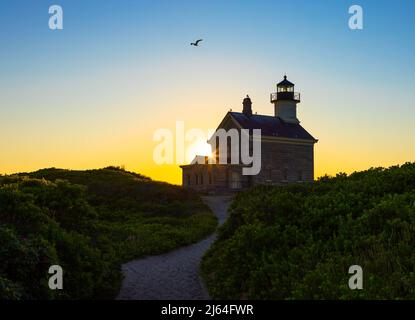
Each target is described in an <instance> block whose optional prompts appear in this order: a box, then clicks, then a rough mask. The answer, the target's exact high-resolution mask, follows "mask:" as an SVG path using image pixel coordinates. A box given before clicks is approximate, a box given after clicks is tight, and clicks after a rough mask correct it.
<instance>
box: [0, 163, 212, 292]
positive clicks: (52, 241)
mask: <svg viewBox="0 0 415 320" xmlns="http://www.w3.org/2000/svg"><path fill="white" fill-rule="evenodd" d="M215 227H216V219H215V217H214V216H213V214H212V213H211V212H210V211H209V210H208V209H207V207H206V206H204V205H203V203H202V202H201V200H200V198H199V197H198V196H197V194H195V193H192V192H189V191H187V190H184V189H182V188H180V187H177V186H172V185H169V184H166V183H159V182H153V181H151V180H150V179H149V178H146V177H144V176H141V175H139V174H135V173H130V172H126V171H124V170H122V169H120V168H113V167H109V168H106V169H101V170H89V171H71V170H60V169H45V170H40V171H37V172H34V173H27V174H20V175H14V176H0V261H1V264H0V299H110V298H114V297H115V296H116V295H117V294H118V292H119V289H120V285H121V266H120V265H121V263H122V262H125V261H127V260H129V259H134V258H139V257H142V256H144V255H150V254H159V253H163V252H166V251H169V250H172V249H175V248H177V247H179V246H182V245H186V244H190V243H193V242H196V241H198V240H200V239H202V238H204V237H206V236H207V235H208V234H210V233H212V232H213V230H214V229H215ZM54 264H57V265H60V266H61V267H62V268H63V272H64V284H63V290H56V291H54V290H50V289H49V286H48V280H49V277H50V276H51V275H50V274H49V273H48V270H49V267H50V266H51V265H54Z"/></svg>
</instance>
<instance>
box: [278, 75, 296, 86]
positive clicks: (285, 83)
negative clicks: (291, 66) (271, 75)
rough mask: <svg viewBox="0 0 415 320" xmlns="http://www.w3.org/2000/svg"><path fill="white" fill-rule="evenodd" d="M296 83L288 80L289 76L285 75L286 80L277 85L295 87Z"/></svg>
mask: <svg viewBox="0 0 415 320" xmlns="http://www.w3.org/2000/svg"><path fill="white" fill-rule="evenodd" d="M293 86H294V83H292V82H290V81H288V80H287V76H284V80H282V81H281V82H280V83H278V84H277V87H293Z"/></svg>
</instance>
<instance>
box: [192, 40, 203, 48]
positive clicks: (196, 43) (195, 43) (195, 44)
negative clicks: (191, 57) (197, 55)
mask: <svg viewBox="0 0 415 320" xmlns="http://www.w3.org/2000/svg"><path fill="white" fill-rule="evenodd" d="M200 41H203V39H199V40H197V41H196V42H192V43H191V44H190V45H191V46H195V47H198V46H199V42H200Z"/></svg>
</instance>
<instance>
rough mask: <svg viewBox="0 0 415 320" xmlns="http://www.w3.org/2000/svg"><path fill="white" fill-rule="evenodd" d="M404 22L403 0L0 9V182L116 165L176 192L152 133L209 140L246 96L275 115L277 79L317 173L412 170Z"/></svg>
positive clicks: (414, 132) (177, 176)
mask: <svg viewBox="0 0 415 320" xmlns="http://www.w3.org/2000/svg"><path fill="white" fill-rule="evenodd" d="M53 4H56V5H60V6H61V7H62V9H63V30H50V29H49V27H48V23H49V17H50V14H49V13H48V10H49V6H51V5H53ZM354 4H358V5H360V6H361V7H362V8H363V29H362V30H351V29H350V28H349V26H348V20H349V17H350V16H351V15H350V14H349V13H348V9H349V7H350V6H351V5H354ZM414 21H415V1H411V0H397V1H393V2H392V1H382V0H373V1H363V0H362V1H360V0H355V1H343V0H332V1H329V0H316V1H309V0H290V1H280V0H272V1H265V0H256V1H246V0H245V1H243V0H239V1H232V0H230V1H218V0H210V1H199V0H192V1H181V0H169V1H167V0H163V1H160V0H154V1H144V0H137V1H133V0H117V1H115V0H106V1H95V0H83V1H81V0H70V1H69V0H68V1H58V0H56V1H55V0H54V1H43V0H36V1H35V0H25V1H22V0H2V1H1V2H0V173H1V174H9V173H15V172H24V171H25V172H27V171H34V170H37V169H41V168H46V167H59V168H68V169H91V168H102V167H105V166H109V165H118V166H125V168H126V169H127V170H130V171H135V172H139V173H142V174H145V175H147V176H150V177H152V178H153V179H156V180H163V181H168V182H171V183H177V184H179V183H180V182H181V170H180V168H179V167H178V165H177V164H170V165H158V164H156V163H155V162H154V160H153V151H154V148H155V147H156V145H157V144H158V143H159V142H156V141H153V135H154V133H155V132H156V131H157V130H158V129H160V128H168V129H171V130H173V132H174V130H175V126H176V121H184V124H185V129H186V130H188V129H191V128H200V129H202V130H204V131H206V132H207V130H209V129H214V128H216V127H217V125H218V124H219V123H220V121H221V120H222V118H223V117H224V116H225V114H226V112H227V111H229V110H230V109H232V110H233V111H241V110H242V100H243V98H244V97H245V96H246V94H249V96H250V97H251V99H252V102H253V111H254V112H258V114H269V115H272V114H273V113H274V108H273V105H272V104H270V102H269V94H270V93H271V92H274V91H276V87H275V85H276V83H278V82H279V81H281V80H282V77H283V75H284V74H287V76H288V79H289V80H290V81H292V82H294V83H295V85H296V91H299V92H301V100H302V101H301V103H300V104H299V105H298V118H299V119H300V121H301V124H302V126H303V127H304V128H305V129H306V130H308V131H309V132H310V133H311V134H312V135H313V136H314V137H315V138H317V139H318V140H319V142H318V143H317V144H316V146H315V175H316V177H318V176H322V175H324V174H329V175H334V174H336V173H338V172H347V173H350V172H353V171H358V170H364V169H367V168H370V167H378V166H390V165H395V164H402V163H404V162H407V161H411V162H412V161H415V143H414V140H415V105H414V101H415V90H414V84H415V62H414V52H415V40H414V38H415V22H414ZM199 38H202V39H203V42H202V43H201V46H200V47H197V48H196V47H193V46H190V42H192V41H194V40H196V39H199ZM202 143H203V141H200V142H195V143H193V144H187V145H186V148H187V154H186V155H187V160H189V159H190V158H191V157H192V156H193V154H192V153H193V152H195V150H196V151H199V150H198V149H200V148H201V147H203V145H202Z"/></svg>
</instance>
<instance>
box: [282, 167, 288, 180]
mask: <svg viewBox="0 0 415 320" xmlns="http://www.w3.org/2000/svg"><path fill="white" fill-rule="evenodd" d="M283 180H284V181H288V169H284V172H283Z"/></svg>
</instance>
